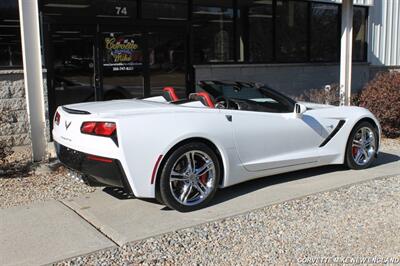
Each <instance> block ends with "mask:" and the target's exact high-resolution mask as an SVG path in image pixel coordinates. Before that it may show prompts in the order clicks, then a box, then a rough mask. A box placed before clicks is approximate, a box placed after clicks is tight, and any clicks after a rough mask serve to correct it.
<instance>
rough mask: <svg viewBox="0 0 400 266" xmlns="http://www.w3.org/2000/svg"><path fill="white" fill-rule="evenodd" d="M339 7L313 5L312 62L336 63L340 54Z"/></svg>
mask: <svg viewBox="0 0 400 266" xmlns="http://www.w3.org/2000/svg"><path fill="white" fill-rule="evenodd" d="M338 16H339V7H338V6H337V5H331V4H318V3H312V5H311V49H310V52H311V61H323V62H327V61H330V62H331V61H336V60H337V59H338V54H339V41H338V40H339V34H338V26H339V17H338Z"/></svg>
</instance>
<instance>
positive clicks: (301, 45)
mask: <svg viewBox="0 0 400 266" xmlns="http://www.w3.org/2000/svg"><path fill="white" fill-rule="evenodd" d="M307 7H308V3H307V2H298V1H277V7H276V38H277V40H276V41H277V50H276V57H277V60H278V61H282V62H303V61H306V60H307V18H308V12H307Z"/></svg>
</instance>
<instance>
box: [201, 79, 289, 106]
mask: <svg viewBox="0 0 400 266" xmlns="http://www.w3.org/2000/svg"><path fill="white" fill-rule="evenodd" d="M198 86H199V87H198V90H204V91H206V92H208V93H209V94H211V95H212V96H213V97H214V98H215V99H216V100H217V101H218V100H219V98H226V99H236V100H243V101H246V102H248V103H249V104H251V103H254V104H256V105H257V104H258V105H260V104H261V105H262V106H268V107H269V108H276V109H279V110H288V111H291V110H293V106H294V104H295V101H293V100H292V99H290V98H289V97H286V96H285V95H283V94H281V93H279V92H277V91H275V90H272V89H270V88H268V87H267V86H262V85H257V84H254V83H248V82H222V81H201V82H199V84H198Z"/></svg>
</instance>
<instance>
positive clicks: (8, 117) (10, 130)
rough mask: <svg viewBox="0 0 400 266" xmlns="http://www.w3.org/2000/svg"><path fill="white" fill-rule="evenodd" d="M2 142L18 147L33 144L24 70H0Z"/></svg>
mask: <svg viewBox="0 0 400 266" xmlns="http://www.w3.org/2000/svg"><path fill="white" fill-rule="evenodd" d="M0 114H1V116H2V117H1V118H2V119H1V120H0V121H3V122H0V141H2V142H5V143H6V145H7V146H10V147H17V146H26V145H30V144H31V140H30V134H29V130H30V127H29V121H28V114H27V108H26V100H25V87H24V74H23V70H0Z"/></svg>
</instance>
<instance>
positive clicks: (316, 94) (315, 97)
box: [295, 84, 359, 106]
mask: <svg viewBox="0 0 400 266" xmlns="http://www.w3.org/2000/svg"><path fill="white" fill-rule="evenodd" d="M330 87H331V88H330V90H327V89H309V90H305V91H304V92H303V93H302V94H301V95H299V96H297V97H295V99H296V101H304V102H312V103H320V104H330V105H336V106H339V104H340V87H339V84H332V85H330ZM358 97H359V95H358V93H353V94H352V95H351V102H352V104H353V105H358V100H359V99H358Z"/></svg>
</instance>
